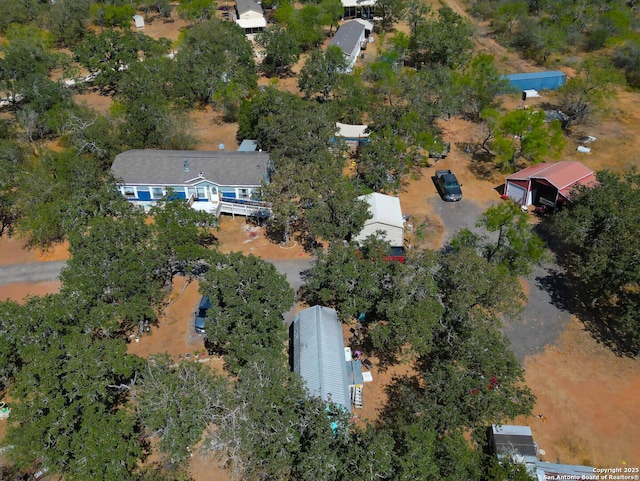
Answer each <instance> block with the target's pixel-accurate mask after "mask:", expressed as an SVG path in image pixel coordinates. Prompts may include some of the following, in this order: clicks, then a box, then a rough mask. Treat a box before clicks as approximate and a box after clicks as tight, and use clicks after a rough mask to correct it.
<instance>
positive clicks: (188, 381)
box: [134, 355, 229, 464]
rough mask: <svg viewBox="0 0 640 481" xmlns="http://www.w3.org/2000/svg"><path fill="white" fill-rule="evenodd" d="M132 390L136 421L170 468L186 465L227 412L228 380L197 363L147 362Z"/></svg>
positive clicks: (165, 358)
mask: <svg viewBox="0 0 640 481" xmlns="http://www.w3.org/2000/svg"><path fill="white" fill-rule="evenodd" d="M134 389H135V391H134V392H135V403H136V406H137V413H138V417H139V418H140V420H141V421H142V424H143V426H144V427H145V428H146V429H147V430H148V431H149V432H151V433H152V435H153V436H157V437H158V438H159V447H160V450H161V451H162V452H163V453H164V455H165V456H166V457H167V459H168V460H169V461H170V462H171V463H172V464H179V463H180V462H182V461H185V460H186V459H187V458H188V457H189V455H190V451H191V447H194V445H195V444H196V443H197V442H198V441H200V439H201V437H202V435H203V433H204V432H205V430H206V428H207V426H208V425H210V424H211V423H216V422H219V421H220V417H221V416H222V413H223V412H224V411H225V410H226V409H228V408H227V404H228V397H229V393H228V391H229V385H228V381H227V380H225V379H224V378H223V377H221V376H219V375H217V374H215V373H213V372H212V371H211V370H210V369H206V368H204V367H203V366H202V365H201V364H198V363H193V362H188V361H187V362H181V363H179V364H177V365H176V364H174V362H173V360H172V359H171V358H170V357H169V356H168V355H164V356H153V357H152V358H150V359H149V361H147V364H146V366H145V368H144V369H143V370H142V372H141V378H140V380H139V381H138V383H137V385H136V386H135V388H134Z"/></svg>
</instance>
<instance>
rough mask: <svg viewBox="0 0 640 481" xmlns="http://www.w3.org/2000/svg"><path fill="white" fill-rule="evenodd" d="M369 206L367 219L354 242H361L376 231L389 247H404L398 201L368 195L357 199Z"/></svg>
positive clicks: (395, 198) (382, 195)
mask: <svg viewBox="0 0 640 481" xmlns="http://www.w3.org/2000/svg"><path fill="white" fill-rule="evenodd" d="M358 199H360V200H364V201H366V202H367V203H368V204H369V213H370V214H371V218H370V219H368V220H367V221H366V222H365V224H364V227H363V228H362V231H361V232H360V234H358V235H357V236H356V237H355V238H354V240H356V241H363V240H365V239H366V238H367V237H369V236H370V235H374V234H375V233H376V231H382V232H383V233H384V239H385V240H386V241H387V242H389V244H390V245H391V247H403V245H404V219H403V218H402V209H401V208H400V199H398V198H397V197H391V196H390V195H385V194H378V193H373V194H368V195H362V196H360V197H358Z"/></svg>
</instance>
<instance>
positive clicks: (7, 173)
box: [0, 121, 27, 236]
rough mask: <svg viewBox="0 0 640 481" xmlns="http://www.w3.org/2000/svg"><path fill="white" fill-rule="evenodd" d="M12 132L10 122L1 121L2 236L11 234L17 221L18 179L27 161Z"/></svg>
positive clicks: (0, 224)
mask: <svg viewBox="0 0 640 481" xmlns="http://www.w3.org/2000/svg"><path fill="white" fill-rule="evenodd" d="M10 131H11V129H10V128H9V124H8V122H6V121H4V122H2V121H0V236H2V235H3V234H5V233H8V234H11V233H12V231H13V228H14V224H15V221H16V220H17V217H18V209H17V206H16V201H17V187H18V177H19V173H20V171H21V169H23V168H24V167H25V164H26V160H27V152H26V151H25V148H24V147H23V146H22V145H20V143H18V142H17V141H16V140H14V139H11V137H12V136H13V134H12V133H11V132H10Z"/></svg>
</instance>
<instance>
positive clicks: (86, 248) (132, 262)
mask: <svg viewBox="0 0 640 481" xmlns="http://www.w3.org/2000/svg"><path fill="white" fill-rule="evenodd" d="M68 237H69V252H70V254H71V258H70V259H69V261H68V262H67V266H66V267H65V268H64V269H63V271H62V273H61V274H60V279H61V281H62V284H63V285H62V289H61V292H62V293H63V294H64V295H66V296H69V297H70V298H73V299H75V300H76V302H77V304H78V309H84V310H85V311H86V312H88V313H91V312H93V311H96V312H102V311H107V312H112V317H111V319H107V322H105V323H104V324H103V325H100V324H96V325H94V326H93V329H94V330H101V331H102V332H103V333H104V334H105V335H110V334H112V333H114V332H117V331H120V332H127V331H130V330H131V328H132V327H134V326H135V325H136V323H141V322H143V321H145V320H152V321H153V320H155V319H156V314H155V311H154V307H156V306H157V304H158V302H159V301H160V300H161V299H162V290H161V288H162V286H163V281H164V280H165V278H164V276H163V275H162V274H161V272H162V270H161V268H162V267H163V266H165V265H166V264H167V261H166V259H164V258H163V257H162V256H163V255H165V253H160V252H158V250H157V248H156V246H155V244H154V239H153V236H152V228H151V226H149V225H147V224H146V223H145V222H144V216H143V215H142V214H141V213H131V214H129V215H127V216H122V217H120V218H113V217H95V218H94V219H92V220H91V221H90V222H89V223H88V224H87V225H86V227H85V229H84V230H81V231H75V232H70V233H69V236H68ZM103 317H104V316H96V318H97V322H98V321H101V320H103V319H102V318H103Z"/></svg>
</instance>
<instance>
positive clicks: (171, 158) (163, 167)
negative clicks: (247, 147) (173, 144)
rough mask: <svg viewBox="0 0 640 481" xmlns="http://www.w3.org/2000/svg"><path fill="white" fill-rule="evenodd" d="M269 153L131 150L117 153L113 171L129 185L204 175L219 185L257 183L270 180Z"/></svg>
mask: <svg viewBox="0 0 640 481" xmlns="http://www.w3.org/2000/svg"><path fill="white" fill-rule="evenodd" d="M269 170H270V164H269V155H268V154H267V153H266V152H224V151H222V152H217V151H198V150H128V151H126V152H122V153H120V154H118V155H116V158H115V160H114V161H113V164H112V166H111V172H112V173H113V175H114V177H115V178H116V179H117V180H121V181H122V182H124V183H125V184H126V185H176V184H183V183H185V182H186V181H188V180H190V179H195V178H197V177H198V176H199V174H202V177H204V178H206V179H207V180H210V181H213V182H215V183H217V184H219V185H236V186H254V185H260V183H261V182H262V180H265V181H268V174H269Z"/></svg>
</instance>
